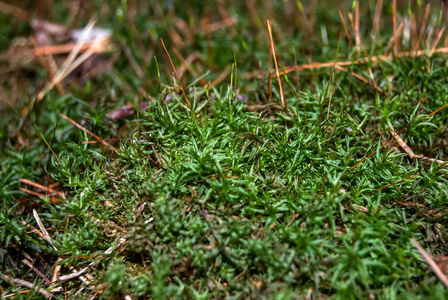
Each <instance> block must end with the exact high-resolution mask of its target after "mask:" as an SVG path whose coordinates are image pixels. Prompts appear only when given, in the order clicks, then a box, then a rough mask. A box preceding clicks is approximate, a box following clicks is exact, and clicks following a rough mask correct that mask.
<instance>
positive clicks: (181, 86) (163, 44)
mask: <svg viewBox="0 0 448 300" xmlns="http://www.w3.org/2000/svg"><path fill="white" fill-rule="evenodd" d="M160 41H161V42H162V46H163V49H165V52H166V54H167V55H168V58H169V59H170V63H171V67H172V68H173V70H174V74H176V77H177V81H179V84H180V88H181V89H182V93H183V94H184V97H185V100H186V101H187V104H188V106H189V107H190V108H191V104H190V101H189V100H188V97H187V94H186V93H185V90H184V87H183V85H182V82H181V81H180V78H179V75H178V74H177V71H176V68H175V67H174V64H173V61H172V60H171V56H170V53H169V52H168V50H167V49H166V47H165V43H164V42H163V39H162V38H161V39H160Z"/></svg>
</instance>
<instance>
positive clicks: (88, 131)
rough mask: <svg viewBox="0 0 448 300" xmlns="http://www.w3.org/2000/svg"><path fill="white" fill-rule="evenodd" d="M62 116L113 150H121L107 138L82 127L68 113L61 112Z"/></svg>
mask: <svg viewBox="0 0 448 300" xmlns="http://www.w3.org/2000/svg"><path fill="white" fill-rule="evenodd" d="M59 115H60V116H61V117H63V118H64V119H66V120H67V121H69V122H70V123H72V124H73V125H75V126H76V127H78V128H79V129H81V130H84V131H85V132H86V133H88V134H89V135H90V136H92V137H93V138H94V139H96V140H97V141H98V142H100V143H102V144H103V145H104V146H106V147H108V148H111V149H113V150H115V151H116V152H120V151H119V150H118V149H117V148H115V147H114V146H112V145H110V144H109V143H108V142H106V141H105V140H102V139H101V138H100V137H99V136H97V135H96V134H94V133H93V132H91V131H90V130H87V129H86V128H84V127H82V126H81V125H79V124H78V123H76V122H75V121H73V120H72V119H70V118H69V117H67V116H66V115H63V114H59Z"/></svg>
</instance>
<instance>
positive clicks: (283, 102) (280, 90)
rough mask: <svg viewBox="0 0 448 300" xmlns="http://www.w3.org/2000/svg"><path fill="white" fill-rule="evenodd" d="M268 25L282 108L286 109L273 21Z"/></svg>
mask: <svg viewBox="0 0 448 300" xmlns="http://www.w3.org/2000/svg"><path fill="white" fill-rule="evenodd" d="M267 23H268V31H269V37H270V39H271V51H272V56H273V57H274V64H275V72H276V73H277V79H278V87H279V92H280V100H281V102H282V107H283V108H284V107H285V106H286V105H285V99H284V96H283V89H282V82H281V80H280V76H279V72H278V64H277V57H276V55H275V46H274V39H273V37H272V24H271V21H269V20H267Z"/></svg>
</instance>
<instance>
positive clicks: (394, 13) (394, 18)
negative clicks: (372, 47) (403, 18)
mask: <svg viewBox="0 0 448 300" xmlns="http://www.w3.org/2000/svg"><path fill="white" fill-rule="evenodd" d="M392 26H393V27H394V39H393V40H394V55H396V54H397V53H398V40H397V38H396V37H397V36H398V34H397V0H393V1H392Z"/></svg>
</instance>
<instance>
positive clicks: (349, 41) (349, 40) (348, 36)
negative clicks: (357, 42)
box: [338, 10, 353, 47]
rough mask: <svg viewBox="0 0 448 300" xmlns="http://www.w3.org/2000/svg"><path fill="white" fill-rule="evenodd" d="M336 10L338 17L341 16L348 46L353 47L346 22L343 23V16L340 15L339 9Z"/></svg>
mask: <svg viewBox="0 0 448 300" xmlns="http://www.w3.org/2000/svg"><path fill="white" fill-rule="evenodd" d="M338 12H339V17H340V18H341V21H342V26H343V27H344V32H345V35H346V36H347V39H348V43H349V44H350V47H353V43H352V38H351V37H350V34H349V33H348V30H347V24H346V23H345V19H344V16H343V15H342V12H341V10H339V11H338Z"/></svg>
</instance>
